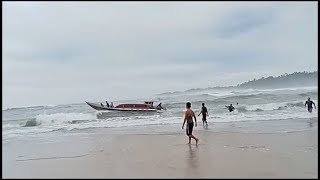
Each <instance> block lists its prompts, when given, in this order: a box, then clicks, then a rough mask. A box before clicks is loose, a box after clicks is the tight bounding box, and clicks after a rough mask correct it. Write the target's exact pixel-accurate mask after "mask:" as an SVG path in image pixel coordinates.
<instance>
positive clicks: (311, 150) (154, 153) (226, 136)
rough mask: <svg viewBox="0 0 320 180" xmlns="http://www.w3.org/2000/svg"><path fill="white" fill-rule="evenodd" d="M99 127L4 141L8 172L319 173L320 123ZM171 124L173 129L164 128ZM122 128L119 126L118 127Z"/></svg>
mask: <svg viewBox="0 0 320 180" xmlns="http://www.w3.org/2000/svg"><path fill="white" fill-rule="evenodd" d="M143 129H147V128H146V127H144V128H143V127H141V128H140V129H138V130H136V131H134V132H127V133H121V132H118V133H117V132H116V130H110V129H98V130H97V129H95V130H92V131H87V132H86V133H73V134H70V133H69V134H66V135H63V136H61V135H60V136H59V137H56V136H55V134H52V136H51V138H48V136H47V137H46V138H37V137H34V138H30V141H20V142H19V141H10V142H6V143H5V144H4V145H3V178H317V177H318V129H317V128H314V129H311V130H307V131H300V132H290V133H241V132H215V131H212V129H213V127H210V126H209V128H208V129H205V128H203V127H202V125H200V126H198V127H196V128H195V129H194V135H195V136H197V137H199V139H200V141H199V145H195V141H192V144H191V145H188V144H187V141H188V139H187V136H186V135H185V131H184V130H182V129H181V125H179V126H176V131H168V132H165V130H163V132H162V133H153V134H152V133H144V132H143ZM164 129H165V128H164ZM112 131H114V132H112Z"/></svg>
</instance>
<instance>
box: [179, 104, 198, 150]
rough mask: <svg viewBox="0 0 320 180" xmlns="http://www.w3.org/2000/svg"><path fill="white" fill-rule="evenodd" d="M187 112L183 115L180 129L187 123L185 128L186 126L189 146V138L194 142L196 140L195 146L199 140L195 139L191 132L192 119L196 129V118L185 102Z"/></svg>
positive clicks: (189, 105)
mask: <svg viewBox="0 0 320 180" xmlns="http://www.w3.org/2000/svg"><path fill="white" fill-rule="evenodd" d="M186 107H187V110H186V112H185V114H184V120H183V124H182V129H183V127H184V124H185V123H186V122H187V126H186V134H187V136H188V137H189V144H191V138H193V139H194V140H196V144H197V145H198V141H199V139H198V138H196V137H195V136H194V135H193V134H192V130H193V118H194V121H195V126H196V127H197V118H196V115H195V114H194V112H193V111H192V110H191V103H190V102H187V104H186Z"/></svg>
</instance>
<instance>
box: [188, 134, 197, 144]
mask: <svg viewBox="0 0 320 180" xmlns="http://www.w3.org/2000/svg"><path fill="white" fill-rule="evenodd" d="M191 138H193V139H194V140H196V144H198V141H199V139H198V138H196V137H195V136H194V135H190V136H189V139H190V140H191Z"/></svg>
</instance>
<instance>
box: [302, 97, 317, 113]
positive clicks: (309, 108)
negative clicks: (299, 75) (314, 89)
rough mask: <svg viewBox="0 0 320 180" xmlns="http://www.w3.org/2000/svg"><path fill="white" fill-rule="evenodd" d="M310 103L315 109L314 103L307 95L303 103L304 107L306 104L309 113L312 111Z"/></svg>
mask: <svg viewBox="0 0 320 180" xmlns="http://www.w3.org/2000/svg"><path fill="white" fill-rule="evenodd" d="M312 104H313V105H314V109H317V108H316V104H315V103H314V102H313V101H311V100H310V97H308V100H307V101H306V103H304V107H306V106H307V105H308V112H309V113H312V108H313V107H312Z"/></svg>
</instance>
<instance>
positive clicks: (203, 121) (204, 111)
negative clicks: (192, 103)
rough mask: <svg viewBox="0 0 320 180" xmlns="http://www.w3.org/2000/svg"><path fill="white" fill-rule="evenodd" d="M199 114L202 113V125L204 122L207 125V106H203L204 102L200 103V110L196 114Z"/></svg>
mask: <svg viewBox="0 0 320 180" xmlns="http://www.w3.org/2000/svg"><path fill="white" fill-rule="evenodd" d="M200 114H202V125H203V126H204V123H206V126H208V122H207V116H209V113H208V109H207V107H205V106H204V103H202V108H201V112H200V113H199V114H198V116H200Z"/></svg>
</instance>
